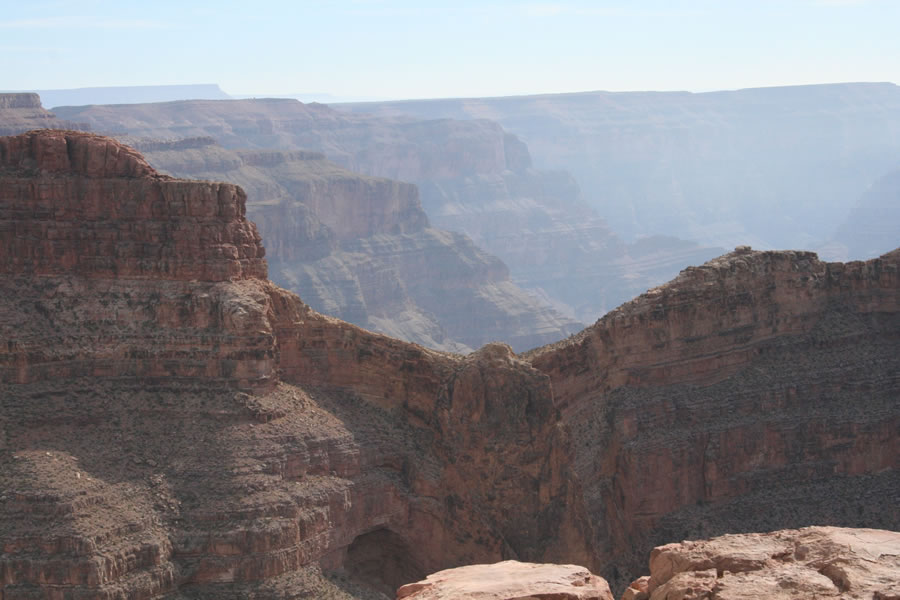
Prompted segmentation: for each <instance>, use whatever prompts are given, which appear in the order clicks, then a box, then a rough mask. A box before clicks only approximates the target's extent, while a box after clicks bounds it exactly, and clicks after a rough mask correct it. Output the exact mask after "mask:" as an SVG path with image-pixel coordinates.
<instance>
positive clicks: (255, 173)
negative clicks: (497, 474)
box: [137, 138, 581, 352]
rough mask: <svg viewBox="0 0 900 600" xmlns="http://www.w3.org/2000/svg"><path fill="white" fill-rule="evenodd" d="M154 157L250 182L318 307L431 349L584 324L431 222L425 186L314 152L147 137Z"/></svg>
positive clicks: (277, 253) (293, 275)
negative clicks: (366, 172)
mask: <svg viewBox="0 0 900 600" xmlns="http://www.w3.org/2000/svg"><path fill="white" fill-rule="evenodd" d="M137 145H138V147H140V148H142V149H144V150H145V152H146V153H147V158H148V160H150V161H151V162H152V163H153V164H154V165H156V166H157V167H159V168H162V169H164V170H165V171H167V172H169V173H173V174H176V175H178V176H184V177H191V178H195V179H210V180H226V181H230V182H232V183H237V184H240V185H241V186H242V187H243V188H244V189H245V190H247V193H248V196H249V199H250V200H249V202H248V214H249V216H250V217H251V218H252V219H253V220H254V221H255V222H256V223H257V225H258V226H259V228H260V232H261V233H262V235H263V237H264V239H265V240H266V245H267V248H268V255H267V256H268V260H269V267H270V269H269V271H270V276H271V277H272V279H273V280H274V281H275V282H276V283H278V284H279V285H283V286H284V287H286V288H288V289H290V290H292V291H295V292H297V293H299V294H300V295H301V296H302V297H303V298H304V300H305V301H306V302H308V303H309V304H310V305H311V306H312V307H314V308H315V309H317V310H321V311H323V312H326V313H328V314H331V315H334V316H337V317H339V318H341V319H344V320H347V321H350V322H352V323H354V324H357V325H360V326H363V327H367V328H369V329H373V330H376V331H380V332H382V333H387V334H389V335H392V336H395V337H399V338H402V339H406V340H409V341H413V342H417V343H420V344H423V345H425V346H428V347H431V348H436V349H441V350H450V351H458V352H469V351H471V350H472V349H473V348H476V347H479V346H481V345H483V344H485V343H487V342H490V341H493V340H498V339H500V340H504V341H506V342H508V343H509V344H510V345H511V346H512V347H513V348H514V349H516V350H524V349H529V348H534V347H536V346H539V345H541V344H545V343H548V342H552V341H556V340H559V339H563V338H565V337H567V336H568V335H570V334H571V333H574V332H575V331H577V330H578V329H580V327H581V326H580V325H579V324H578V323H576V322H575V321H573V320H571V319H568V318H565V317H563V316H562V315H561V314H559V313H557V312H556V311H555V310H553V309H552V308H551V307H550V306H549V304H547V303H546V302H542V301H540V300H538V299H537V298H536V297H534V296H532V295H531V294H529V293H527V292H525V291H524V290H522V289H520V288H518V287H517V286H516V285H515V284H514V283H513V282H512V281H511V280H510V276H509V271H508V269H507V268H506V266H505V265H504V264H503V263H501V262H500V261H499V260H498V259H497V258H496V257H494V256H490V255H488V254H486V253H484V252H482V251H481V250H479V249H478V248H477V247H475V245H474V244H473V243H472V242H471V240H469V239H468V238H466V237H465V236H463V235H460V234H453V233H450V232H447V231H442V230H439V229H435V228H432V227H431V226H430V224H429V221H428V218H427V217H426V216H425V213H424V212H423V211H422V207H421V204H420V202H419V194H418V190H417V188H416V186H414V185H411V184H407V183H401V182H398V181H393V180H388V179H381V178H375V177H366V176H362V175H358V174H355V173H351V172H349V171H346V170H344V169H341V168H340V167H338V166H336V165H334V164H333V163H330V162H328V161H326V160H325V158H324V156H323V155H321V154H318V153H314V152H304V151H292V152H278V151H232V150H226V149H225V148H222V147H221V146H218V145H216V144H215V143H213V141H212V140H210V139H209V138H193V139H187V140H176V141H172V142H158V141H149V142H148V141H139V142H138V144H137Z"/></svg>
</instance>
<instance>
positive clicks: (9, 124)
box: [0, 93, 88, 135]
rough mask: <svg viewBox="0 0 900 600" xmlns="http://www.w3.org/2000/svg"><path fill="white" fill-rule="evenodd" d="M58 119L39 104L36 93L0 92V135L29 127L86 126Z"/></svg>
mask: <svg viewBox="0 0 900 600" xmlns="http://www.w3.org/2000/svg"><path fill="white" fill-rule="evenodd" d="M87 127H88V126H87V125H86V124H85V125H83V126H82V125H76V124H74V123H70V122H67V121H63V120H62V119H59V118H57V117H56V115H54V114H53V113H51V112H50V111H48V110H45V109H44V107H43V106H41V98H40V96H38V95H37V94H27V93H26V94H19V93H15V94H13V93H6V94H4V93H0V135H12V134H16V133H22V132H25V131H28V130H30V129H38V128H41V129H78V128H87Z"/></svg>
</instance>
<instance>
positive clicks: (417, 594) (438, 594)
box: [397, 560, 613, 600]
mask: <svg viewBox="0 0 900 600" xmlns="http://www.w3.org/2000/svg"><path fill="white" fill-rule="evenodd" d="M612 597H613V596H612V594H611V593H610V591H609V586H608V585H607V584H606V582H605V581H603V579H602V578H600V577H597V576H596V575H592V574H591V572H590V571H588V570H587V569H585V568H584V567H578V566H575V565H553V564H533V563H521V562H517V561H514V560H507V561H504V562H499V563H495V564H492V565H470V566H467V567H458V568H456V569H447V570H445V571H440V572H438V573H433V574H431V575H429V576H428V578H427V579H425V580H423V581H419V582H417V583H410V584H407V585H404V586H403V587H401V588H400V589H399V590H397V600H400V599H401V598H408V599H409V600H450V599H451V598H471V599H472V600H516V599H521V598H534V599H535V600H612Z"/></svg>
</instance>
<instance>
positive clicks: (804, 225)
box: [339, 83, 900, 259]
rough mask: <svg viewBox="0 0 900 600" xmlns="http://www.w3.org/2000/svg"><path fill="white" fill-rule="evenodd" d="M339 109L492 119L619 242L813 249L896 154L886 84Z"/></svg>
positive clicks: (890, 91) (899, 135)
mask: <svg viewBox="0 0 900 600" xmlns="http://www.w3.org/2000/svg"><path fill="white" fill-rule="evenodd" d="M339 106H340V107H341V108H342V110H353V111H355V112H357V113H365V114H370V115H372V114H373V115H376V116H381V117H383V118H396V116H398V115H405V116H408V117H414V118H418V119H448V118H450V119H484V118H487V119H492V120H494V121H496V122H498V123H500V125H502V126H503V127H504V128H505V129H506V130H507V131H509V132H510V133H513V134H515V135H517V136H518V137H520V138H521V139H523V140H524V141H525V142H526V143H527V144H528V147H529V149H530V150H531V153H532V155H533V156H534V159H535V164H536V165H537V166H538V167H539V168H541V169H565V170H567V171H569V172H570V173H572V175H573V176H574V177H575V179H576V180H577V181H578V183H579V185H580V186H581V188H582V192H583V193H584V197H585V200H586V201H587V202H588V203H589V204H590V205H591V206H592V207H593V208H595V209H596V210H597V212H598V213H599V215H600V216H601V217H602V218H603V219H605V220H606V221H607V222H608V223H609V224H610V226H611V227H612V229H613V230H614V231H616V232H618V233H619V234H620V235H623V236H624V237H625V238H626V239H634V238H635V237H636V236H640V235H654V234H661V235H674V236H677V237H679V238H684V239H689V240H696V241H699V242H701V243H703V244H705V245H712V246H724V247H733V246H735V245H737V244H752V245H754V246H761V247H768V248H813V247H816V246H818V245H819V244H820V243H821V242H823V241H825V240H826V239H828V237H829V236H831V234H832V233H833V232H834V230H835V228H837V227H838V226H839V225H840V223H841V222H842V221H843V219H844V218H845V217H846V215H847V211H848V210H849V209H850V208H851V207H852V204H853V202H854V201H855V200H856V198H858V196H859V192H860V190H863V189H865V186H867V185H869V184H871V183H872V182H873V181H875V180H876V179H877V178H878V177H881V176H882V175H884V174H885V173H887V172H888V171H889V170H891V169H895V168H896V167H897V164H896V162H897V155H898V152H900V118H898V115H900V87H898V86H897V85H894V84H892V83H845V84H829V85H807V86H794V87H772V88H760V89H744V90H734V91H720V92H706V93H689V92H601V91H598V92H583V93H575V94H546V95H540V96H518V97H503V98H458V99H445V100H405V101H397V102H372V103H365V104H355V105H346V104H345V105H339ZM849 258H852V259H860V258H864V257H863V256H850V257H849Z"/></svg>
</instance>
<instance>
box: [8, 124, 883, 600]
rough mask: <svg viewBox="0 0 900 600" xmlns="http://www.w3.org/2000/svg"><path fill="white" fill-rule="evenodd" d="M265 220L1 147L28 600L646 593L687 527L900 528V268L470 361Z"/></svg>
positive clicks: (787, 283) (633, 314)
mask: <svg viewBox="0 0 900 600" xmlns="http://www.w3.org/2000/svg"><path fill="white" fill-rule="evenodd" d="M160 143H161V142H160ZM178 143H183V142H178ZM203 147H204V148H207V147H209V148H215V146H211V145H209V144H207V145H206V146H203ZM151 148H152V147H151ZM164 151H166V147H165V146H158V147H156V148H155V149H148V153H153V152H164ZM204 152H206V150H204ZM216 152H219V155H220V156H223V157H227V156H232V157H233V156H237V157H238V158H240V159H241V165H247V164H250V165H251V166H252V165H253V164H256V163H259V162H265V161H267V160H272V161H276V162H277V161H279V160H287V158H286V157H285V156H283V155H280V154H279V155H277V156H275V157H270V158H266V156H267V155H266V154H265V153H263V154H259V153H247V154H242V153H235V152H231V151H229V152H231V154H225V153H221V152H220V151H219V150H216ZM179 160H180V159H179ZM204 160H205V159H204ZM296 160H297V161H300V162H302V161H304V160H307V161H312V162H321V160H322V159H321V158H318V157H315V156H309V155H302V156H300V157H296ZM279 164H280V163H279ZM319 166H320V167H321V168H323V169H327V170H332V169H333V167H331V166H326V165H319ZM242 168H243V167H242ZM371 185H394V186H402V184H397V183H395V182H394V183H390V182H383V181H382V183H372V184H371ZM394 197H395V198H397V199H398V202H399V200H400V199H402V198H403V196H402V195H401V194H400V193H399V192H398V194H397V195H396V196H394ZM246 202H247V199H246V193H245V192H244V190H243V189H242V188H241V187H239V186H237V185H235V184H232V183H211V182H201V181H185V180H179V179H175V178H173V177H171V176H167V175H163V174H161V173H159V172H158V171H156V170H155V169H154V168H153V167H152V166H151V165H150V163H149V162H148V161H147V160H146V159H145V158H144V157H143V156H142V155H141V154H140V153H138V152H137V151H136V150H134V149H132V148H130V147H128V146H125V145H123V144H122V143H120V142H118V141H115V140H113V139H111V138H105V137H101V136H98V135H93V134H88V133H83V132H73V131H49V130H45V131H39V132H31V133H27V134H23V135H19V136H15V137H7V138H2V139H0V231H2V232H3V233H2V236H0V240H2V242H3V246H2V248H0V285H2V287H3V293H2V295H0V331H2V337H0V339H3V340H4V342H5V343H4V344H2V345H0V388H2V389H0V391H2V393H0V403H2V404H0V407H2V410H0V490H2V491H0V543H2V545H0V589H2V592H3V598H4V600H6V599H18V598H33V597H71V598H82V599H85V600H87V599H90V598H126V597H128V598H199V597H210V596H215V597H222V598H239V597H257V598H289V597H300V596H303V595H304V594H307V595H314V596H318V597H323V598H327V597H333V598H349V597H359V598H363V597H385V596H388V597H389V596H390V595H392V594H393V592H394V590H395V589H396V588H398V587H399V586H400V585H402V584H408V583H412V582H416V581H419V580H422V579H424V578H425V576H426V575H428V574H429V573H434V572H436V571H440V570H443V569H447V568H452V567H459V566H463V565H470V564H476V563H493V562H497V561H501V560H518V561H524V562H535V563H537V562H553V563H566V564H574V565H580V566H581V567H585V568H588V569H590V570H591V571H593V572H595V573H598V574H599V575H601V576H603V577H605V578H606V579H607V580H608V581H609V582H610V583H611V585H612V587H613V588H614V589H624V588H625V587H626V586H628V584H629V583H630V582H632V581H634V580H635V579H637V578H638V577H639V576H641V575H643V574H644V573H645V571H646V569H645V565H646V562H647V557H648V556H650V551H651V549H652V548H654V547H655V546H660V545H661V544H668V543H671V542H677V541H681V540H683V539H686V538H695V537H710V536H716V535H719V534H722V533H739V532H749V531H761V530H773V529H785V528H795V527H802V526H806V525H811V524H829V525H837V526H846V527H870V528H871V527H875V528H881V529H893V530H897V529H900V514H898V508H897V505H896V503H894V502H892V501H891V499H893V498H897V497H900V477H898V468H900V464H898V462H900V447H898V443H900V442H898V440H900V436H898V435H897V432H898V430H900V406H898V403H897V402H896V397H897V392H898V386H900V380H898V378H897V374H898V373H900V352H898V346H900V249H898V250H895V251H893V252H889V253H887V254H884V255H882V256H880V257H878V258H874V259H871V260H869V261H865V262H849V263H835V262H824V261H821V260H819V258H818V257H817V256H816V255H815V254H814V253H811V252H801V251H782V252H775V251H754V250H752V249H750V248H748V247H739V248H737V249H735V251H734V252H731V253H728V254H726V255H724V256H721V257H719V258H716V259H714V260H711V261H709V262H706V263H705V264H703V265H702V266H699V267H692V268H688V269H685V270H684V271H683V272H682V273H681V274H680V275H679V276H678V277H676V278H675V279H673V280H672V281H671V282H669V283H666V284H664V285H662V286H659V287H656V288H653V289H651V290H649V291H647V292H646V293H644V294H642V295H641V296H639V297H637V298H636V299H634V300H633V301H631V302H627V303H625V304H624V305H622V306H621V307H619V308H618V309H616V310H614V311H612V312H610V313H609V314H607V315H606V316H604V317H603V318H602V319H600V320H599V321H598V322H597V323H596V324H594V325H593V326H591V327H590V328H588V329H585V330H584V331H582V332H581V333H578V334H575V335H573V336H571V337H569V338H568V339H566V340H563V341H561V342H557V343H554V344H550V345H546V346H543V347H540V348H537V349H534V350H532V351H529V352H525V353H520V354H516V353H514V352H513V351H512V349H511V348H510V347H509V346H507V345H506V344H503V343H491V344H487V345H484V346H483V347H481V348H480V349H479V350H477V351H475V352H472V353H471V354H469V355H466V356H463V355H459V354H452V353H448V352H440V351H435V350H430V349H427V348H423V347H422V346H419V345H416V344H412V343H408V342H403V341H399V340H395V339H392V338H389V337H387V336H384V335H381V334H377V333H372V332H369V331H366V330H363V329H361V328H359V327H357V326H355V325H352V324H349V323H346V322H343V321H340V320H338V319H336V318H333V317H329V316H325V315H322V314H320V313H318V312H316V311H314V310H313V309H311V308H310V307H309V306H308V305H306V304H304V303H303V302H302V301H301V299H300V298H298V297H297V296H296V295H294V294H293V293H291V292H288V291H286V290H283V289H281V288H278V287H277V286H275V285H274V284H273V283H271V282H270V281H269V280H268V278H267V277H268V275H267V274H268V264H267V258H268V254H267V252H266V249H265V245H264V239H263V238H262V237H261V236H260V234H259V232H258V231H257V229H256V226H255V225H254V224H253V223H252V222H251V221H250V220H249V219H248V218H247V215H248V214H249V212H250V209H248V208H247V206H246ZM397 206H400V204H398V205H397ZM254 210H256V209H254ZM401 212H402V211H401ZM260 214H264V213H262V212H261V213H260ZM323 214H327V213H323ZM379 214H392V213H390V212H388V213H385V212H384V211H379ZM398 214H399V213H398ZM325 222H326V223H327V221H325ZM404 222H406V221H404ZM357 225H359V226H362V225H360V224H357V223H355V222H354V221H347V222H346V223H344V226H346V227H348V228H349V229H348V230H351V231H356V229H355V228H358V227H357ZM384 226H385V227H388V228H390V227H391V226H392V225H384ZM336 231H338V232H340V229H337V230H336ZM336 235H337V234H336ZM703 568H704V569H706V568H707V567H703ZM713 568H715V567H713ZM653 573H654V571H653V568H652V564H651V579H652V577H653V576H654V575H653ZM651 587H652V585H651ZM378 594H381V596H378Z"/></svg>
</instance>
